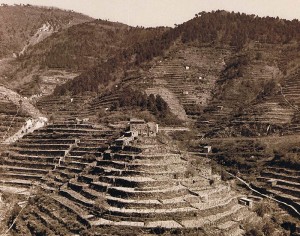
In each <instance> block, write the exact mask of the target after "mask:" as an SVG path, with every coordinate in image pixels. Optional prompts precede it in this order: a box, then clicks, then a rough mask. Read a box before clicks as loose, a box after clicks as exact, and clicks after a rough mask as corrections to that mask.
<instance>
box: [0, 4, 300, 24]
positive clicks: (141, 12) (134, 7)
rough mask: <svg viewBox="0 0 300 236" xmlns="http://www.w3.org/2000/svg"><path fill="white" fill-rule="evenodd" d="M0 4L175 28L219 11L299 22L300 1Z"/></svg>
mask: <svg viewBox="0 0 300 236" xmlns="http://www.w3.org/2000/svg"><path fill="white" fill-rule="evenodd" d="M1 3H6V4H9V5H12V4H14V3H16V4H19V3H23V4H32V5H43V6H55V7H59V8H63V9H69V10H74V11H76V12H81V13H83V14H86V15H89V16H91V17H94V18H97V19H109V20H110V21H119V22H122V23H125V24H129V25H132V26H137V25H139V26H145V27H151V26H171V27H172V26H174V24H181V23H183V22H185V21H187V20H189V19H191V18H193V17H194V15H195V13H199V12H201V11H212V10H218V9H220V10H228V11H235V12H238V11H239V12H244V13H248V14H255V15H259V16H274V17H276V16H279V17H280V18H284V19H288V20H292V19H300V0H0V4H1Z"/></svg>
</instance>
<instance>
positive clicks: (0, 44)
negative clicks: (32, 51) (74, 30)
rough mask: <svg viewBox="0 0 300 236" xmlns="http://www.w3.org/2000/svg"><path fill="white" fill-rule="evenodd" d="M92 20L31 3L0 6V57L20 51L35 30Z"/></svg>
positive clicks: (57, 27)
mask: <svg viewBox="0 0 300 236" xmlns="http://www.w3.org/2000/svg"><path fill="white" fill-rule="evenodd" d="M91 20H93V19H92V18H91V17H88V16H85V15H83V14H80V13H75V12H72V11H64V10H60V9H57V8H49V7H36V6H31V5H14V6H10V5H5V4H2V5H1V6H0V21H1V25H0V32H1V40H0V58H2V57H6V56H12V54H13V53H16V54H18V53H20V52H21V51H22V50H23V48H24V47H25V45H26V44H27V43H29V41H30V39H31V37H33V36H34V35H35V36H36V37H38V36H37V35H36V33H37V31H38V30H39V31H40V34H42V33H43V32H45V31H52V32H56V31H59V30H61V29H64V28H67V27H70V26H72V25H76V24H79V23H83V22H86V21H91Z"/></svg>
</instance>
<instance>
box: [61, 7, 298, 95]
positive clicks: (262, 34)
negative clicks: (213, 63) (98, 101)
mask: <svg viewBox="0 0 300 236" xmlns="http://www.w3.org/2000/svg"><path fill="white" fill-rule="evenodd" d="M299 25H300V23H299V22H298V21H297V20H294V21H287V20H282V19H279V18H271V17H265V18H261V17H257V16H254V15H246V14H240V13H229V12H225V11H217V12H212V13H205V12H202V13H199V14H196V17H195V18H194V19H192V20H190V21H188V22H186V23H183V24H182V25H179V26H177V27H176V28H174V29H169V30H168V31H166V32H164V33H163V34H162V35H161V36H158V37H157V38H156V39H155V40H153V39H148V40H146V41H145V42H144V43H136V44H133V46H132V47H131V48H129V49H128V50H125V51H122V52H121V53H120V54H119V55H118V57H117V58H115V59H114V63H118V64H123V63H125V64H127V65H128V66H129V67H130V66H132V65H133V66H134V65H140V64H141V63H143V62H147V61H150V60H151V59H152V58H153V57H155V56H163V55H164V53H165V51H166V50H167V49H169V47H170V46H171V45H172V44H173V43H175V42H177V41H178V42H181V43H183V44H185V45H190V44H192V45H195V46H199V47H201V46H204V45H206V46H208V47H212V48H214V47H226V46H228V47H232V49H233V52H234V53H236V52H238V51H243V50H247V49H248V46H249V45H250V44H251V42H252V43H253V42H259V43H263V44H288V43H291V42H296V48H297V47H298V46H299V43H297V42H299V38H300V34H299V31H298V28H299ZM237 36H238V37H237ZM130 57H134V58H135V60H134V61H130V60H128V58H130ZM107 66H108V63H104V64H103V65H99V66H97V67H95V68H94V69H92V70H91V71H90V73H89V72H86V73H84V74H83V75H81V76H80V78H81V80H83V81H84V80H86V81H85V82H87V83H92V84H98V83H99V82H101V78H100V77H101V73H100V74H99V75H96V76H95V70H96V71H97V70H99V71H102V70H103V68H104V67H106V68H107ZM97 68H99V69H97ZM114 68H116V66H114ZM111 72H112V71H111ZM89 74H90V75H91V77H93V78H94V79H90V77H89ZM96 74H97V73H96ZM79 80H80V79H79V78H77V79H76V80H74V81H73V82H70V83H69V84H67V85H66V86H65V88H66V89H67V90H70V91H71V90H72V89H73V90H74V88H75V87H76V86H75V84H76V83H80V82H79ZM89 81H90V82H89ZM87 83H85V84H86V85H87ZM71 84H72V85H71ZM68 86H69V87H68ZM91 87H92V86H86V87H82V86H81V90H82V91H85V90H89V88H91ZM74 92H75V90H74ZM76 92H78V90H76Z"/></svg>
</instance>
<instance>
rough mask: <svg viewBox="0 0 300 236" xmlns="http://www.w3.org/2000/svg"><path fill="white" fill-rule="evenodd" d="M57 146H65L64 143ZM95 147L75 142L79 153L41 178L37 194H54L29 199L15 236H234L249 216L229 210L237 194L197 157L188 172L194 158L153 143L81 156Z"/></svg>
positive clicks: (147, 141) (142, 141)
mask: <svg viewBox="0 0 300 236" xmlns="http://www.w3.org/2000/svg"><path fill="white" fill-rule="evenodd" d="M56 126H57V125H56ZM49 129H51V127H49ZM56 129H57V128H56ZM81 132H82V131H81ZM66 135H67V134H66ZM104 138H105V136H104ZM81 140H82V139H81ZM52 141H54V139H53V140H52ZM57 141H58V140H57ZM73 141H74V140H73ZM60 142H64V143H66V144H60V146H64V145H67V140H66V139H64V140H60ZM99 142H100V143H101V142H102V143H103V142H104V141H100V140H98V141H97V145H99ZM73 143H74V142H73ZM95 144H96V142H95V139H94V140H92V139H90V140H87V141H81V142H80V145H81V147H78V149H77V150H72V151H71V152H69V155H68V156H66V157H65V159H64V160H61V165H59V164H58V165H57V168H54V170H52V171H51V172H50V174H48V175H47V176H46V178H43V187H42V188H44V189H45V190H47V191H54V192H53V194H48V196H46V195H45V196H37V197H36V204H33V205H29V206H28V208H27V209H25V213H24V214H23V215H22V217H21V218H20V220H19V221H17V224H16V230H17V231H16V232H31V233H32V230H33V228H35V229H36V230H40V229H43V228H46V229H47V232H48V233H49V234H61V233H79V232H82V231H84V230H86V228H89V227H92V228H93V232H94V233H96V232H99V233H100V232H108V231H106V230H110V228H111V227H112V229H114V227H118V228H119V230H121V231H120V232H126V230H127V231H128V230H129V232H130V230H132V232H137V231H136V230H139V231H141V230H142V231H141V232H145V233H146V232H153V231H152V230H155V229H157V228H161V229H164V230H172V229H173V230H174V229H177V230H179V231H178V232H181V231H182V232H189V233H191V234H192V235H194V234H195V235H196V234H197V232H198V233H199V232H204V231H206V232H207V233H208V232H209V233H213V232H214V233H220V232H226V233H228V234H230V235H240V234H241V232H242V231H241V229H240V228H239V225H240V224H241V221H242V220H243V219H245V218H247V217H250V216H251V214H250V212H249V211H248V210H247V208H246V207H243V206H241V205H239V204H237V200H238V197H239V196H240V195H239V194H237V193H236V192H235V191H234V190H231V188H230V186H229V185H226V184H224V183H222V182H220V181H219V180H218V177H217V176H214V175H212V173H211V168H210V164H209V163H207V160H205V159H203V161H202V162H201V163H200V162H199V161H198V168H199V169H198V170H197V171H196V169H193V168H194V166H192V165H191V162H196V159H193V158H190V157H189V158H188V157H186V156H184V155H183V154H182V153H180V152H179V151H178V150H176V149H174V148H175V147H172V148H167V147H166V146H165V145H163V144H160V143H159V142H158V141H157V140H156V138H139V139H138V140H136V141H135V142H134V143H132V144H130V145H129V146H123V147H121V146H117V145H111V147H110V149H107V148H104V146H103V149H101V148H100V149H99V148H98V149H97V151H96V152H93V154H94V157H93V158H87V157H86V158H85V156H83V153H82V151H81V150H82V149H85V150H91V149H94V145H95ZM49 145H50V144H47V145H46V144H45V145H43V146H44V147H46V146H49ZM51 145H53V146H59V145H58V144H51ZM40 147H42V145H41V146H40ZM62 149H65V148H63V147H62ZM105 149H106V150H105ZM104 150H105V151H104ZM44 151H45V152H47V151H46V150H44ZM75 153H76V154H75ZM186 158H188V160H189V161H187V159H186ZM56 163H57V162H56ZM57 191H58V195H57V194H54V193H55V192H57ZM29 210H30V211H29ZM71 221H73V223H72V224H68V222H71ZM18 230H19V231H18ZM120 232H119V233H120ZM121 234H122V233H121Z"/></svg>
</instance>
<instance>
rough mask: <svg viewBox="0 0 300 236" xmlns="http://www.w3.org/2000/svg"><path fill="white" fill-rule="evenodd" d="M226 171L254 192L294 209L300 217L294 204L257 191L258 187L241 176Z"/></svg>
mask: <svg viewBox="0 0 300 236" xmlns="http://www.w3.org/2000/svg"><path fill="white" fill-rule="evenodd" d="M226 173H227V174H229V175H230V176H232V177H234V178H236V179H237V180H239V181H240V182H242V183H243V184H245V185H246V186H247V188H249V189H250V190H251V191H253V192H255V193H257V194H259V195H261V196H263V197H265V198H269V199H271V200H273V201H275V202H277V203H280V204H283V205H285V206H287V207H289V208H290V209H292V210H293V211H294V212H295V213H296V214H297V215H298V216H299V217H300V212H299V211H298V210H297V209H296V208H295V207H293V206H292V205H290V204H288V203H286V202H282V201H279V200H277V199H276V198H273V197H270V196H269V195H266V194H263V193H261V192H259V191H257V190H256V189H254V188H252V187H251V185H250V184H249V183H247V182H246V181H245V180H243V179H241V178H240V177H237V176H235V175H233V174H231V173H230V172H228V171H226Z"/></svg>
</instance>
